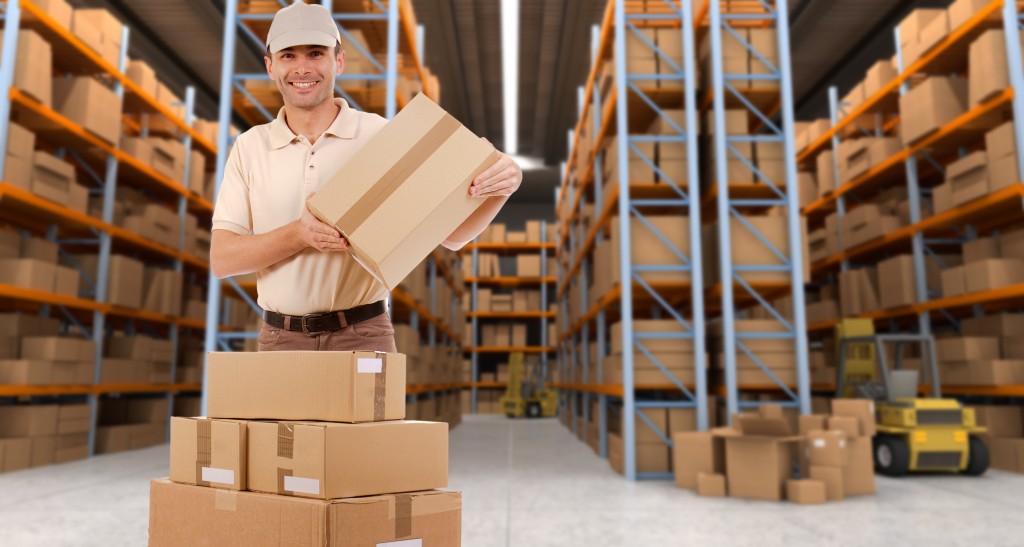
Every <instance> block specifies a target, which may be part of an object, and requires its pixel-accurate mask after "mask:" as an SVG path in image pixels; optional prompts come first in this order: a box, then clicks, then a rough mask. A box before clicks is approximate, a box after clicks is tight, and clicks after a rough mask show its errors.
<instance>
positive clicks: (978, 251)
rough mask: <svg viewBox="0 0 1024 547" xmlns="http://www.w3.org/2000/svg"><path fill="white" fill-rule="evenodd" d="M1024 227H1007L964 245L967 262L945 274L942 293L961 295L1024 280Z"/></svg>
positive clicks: (964, 257)
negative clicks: (998, 234) (1023, 250)
mask: <svg viewBox="0 0 1024 547" xmlns="http://www.w3.org/2000/svg"><path fill="white" fill-rule="evenodd" d="M1022 236H1024V230H1020V229H1011V230H1007V231H1006V232H1004V233H1003V234H1001V235H1000V236H999V237H986V238H981V239H978V240H975V241H970V242H967V243H965V244H964V245H963V248H962V250H963V264H962V265H958V266H954V267H949V268H946V269H945V270H943V271H942V273H941V285H942V295H943V296H944V297H952V296H960V295H962V294H970V293H975V292H979V291H988V290H992V289H998V288H1001V287H1007V286H1010V285H1016V284H1019V283H1024V254H1022V252H1021V251H1022V245H1021V244H1020V242H1021V241H1024V237H1022Z"/></svg>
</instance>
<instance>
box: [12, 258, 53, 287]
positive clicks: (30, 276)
mask: <svg viewBox="0 0 1024 547" xmlns="http://www.w3.org/2000/svg"><path fill="white" fill-rule="evenodd" d="M56 279H57V266H56V265H55V264H53V263H50V262H44V261H42V260H35V259H31V258H7V259H0V284H6V285H17V286H19V287H23V288H26V289H33V290H37V291H44V292H53V285H54V282H55V281H56Z"/></svg>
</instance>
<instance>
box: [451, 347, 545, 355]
mask: <svg viewBox="0 0 1024 547" xmlns="http://www.w3.org/2000/svg"><path fill="white" fill-rule="evenodd" d="M463 351H466V352H468V353H551V352H553V351H555V347H554V346H547V347H545V346H466V347H465V348H463Z"/></svg>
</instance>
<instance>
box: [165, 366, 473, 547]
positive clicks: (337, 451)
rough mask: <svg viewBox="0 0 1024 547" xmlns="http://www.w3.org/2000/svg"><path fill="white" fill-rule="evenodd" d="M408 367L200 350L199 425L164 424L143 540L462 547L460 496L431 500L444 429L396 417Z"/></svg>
mask: <svg viewBox="0 0 1024 547" xmlns="http://www.w3.org/2000/svg"><path fill="white" fill-rule="evenodd" d="M405 365H406V363H405V358H404V356H403V355H402V354H397V353H388V354H384V353H374V352H333V353H315V352H270V353H263V354H248V355H247V354H237V353H236V354H220V353H213V354H210V363H209V366H210V384H209V389H210V391H209V394H210V395H209V417H199V418H175V419H174V420H173V421H172V426H171V466H170V468H171V475H170V480H166V479H159V480H154V481H152V482H151V495H150V527H149V533H150V543H151V544H152V545H181V544H182V543H188V542H190V541H191V542H194V541H195V538H207V539H208V540H209V541H211V542H214V543H218V544H224V545H228V544H233V543H236V542H237V540H238V536H237V533H238V530H239V529H250V530H251V529H259V530H260V531H261V537H282V538H283V537H289V538H292V539H293V540H294V538H296V537H309V538H322V540H323V541H324V542H326V543H330V544H336V543H338V542H341V541H344V542H346V543H353V544H363V543H366V544H390V543H394V544H396V545H397V544H399V543H402V544H404V543H409V542H416V543H417V544H419V542H422V543H424V544H437V545H459V543H460V534H461V512H462V509H461V508H462V500H461V495H460V493H458V492H449V491H441V490H434V489H435V488H443V487H445V486H446V485H447V482H448V432H447V431H448V428H447V426H446V425H445V424H441V423H432V422H421V421H406V420H403V417H404V416H405V410H406V404H405V389H404V387H405V370H406V367H405ZM172 481H173V482H172ZM270 513H273V514H275V515H281V516H282V517H283V518H280V519H277V518H275V519H270V520H268V519H266V515H267V514H270ZM342 538H343V539H342Z"/></svg>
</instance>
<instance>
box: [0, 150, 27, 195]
mask: <svg viewBox="0 0 1024 547" xmlns="http://www.w3.org/2000/svg"><path fill="white" fill-rule="evenodd" d="M0 175H2V176H3V178H2V179H0V180H2V181H3V182H5V183H7V184H11V185H13V186H17V187H19V188H22V189H24V190H28V191H31V190H32V160H31V159H25V158H19V157H17V156H12V155H10V154H8V155H7V156H6V158H5V163H4V172H3V173H2V174H0Z"/></svg>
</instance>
